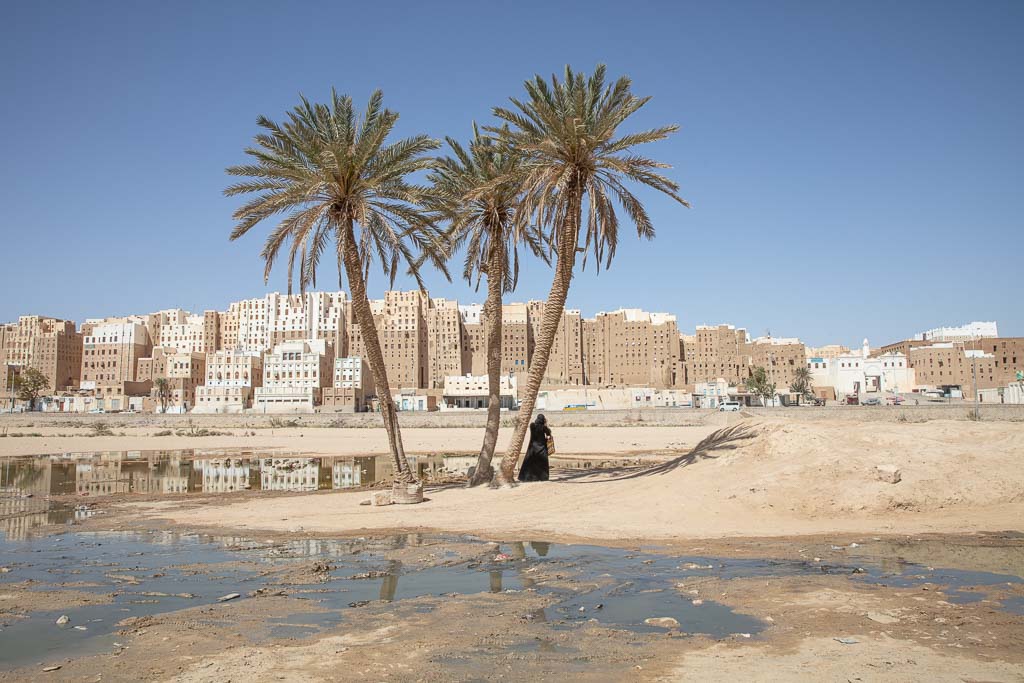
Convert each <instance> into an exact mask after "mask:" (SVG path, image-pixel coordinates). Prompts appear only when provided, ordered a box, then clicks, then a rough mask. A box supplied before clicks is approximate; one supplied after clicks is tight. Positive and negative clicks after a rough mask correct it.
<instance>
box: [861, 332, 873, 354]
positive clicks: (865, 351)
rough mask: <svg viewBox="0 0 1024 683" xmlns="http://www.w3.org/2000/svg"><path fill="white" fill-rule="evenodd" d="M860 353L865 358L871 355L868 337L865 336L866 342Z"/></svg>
mask: <svg viewBox="0 0 1024 683" xmlns="http://www.w3.org/2000/svg"><path fill="white" fill-rule="evenodd" d="M860 353H861V355H862V356H864V357H865V358H867V357H868V356H870V355H871V347H870V346H869V345H868V340H867V337H865V338H864V344H863V345H862V346H861V347H860Z"/></svg>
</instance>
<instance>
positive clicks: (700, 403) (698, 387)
mask: <svg viewBox="0 0 1024 683" xmlns="http://www.w3.org/2000/svg"><path fill="white" fill-rule="evenodd" d="M730 389H731V390H732V391H733V392H734V393H735V391H736V389H735V387H730V386H729V383H728V382H727V381H725V378H724V377H719V378H718V379H716V380H715V381H714V382H697V383H696V384H694V385H693V400H694V402H695V403H696V404H697V407H698V408H717V407H718V406H720V405H721V404H722V402H724V401H728V400H729V391H730Z"/></svg>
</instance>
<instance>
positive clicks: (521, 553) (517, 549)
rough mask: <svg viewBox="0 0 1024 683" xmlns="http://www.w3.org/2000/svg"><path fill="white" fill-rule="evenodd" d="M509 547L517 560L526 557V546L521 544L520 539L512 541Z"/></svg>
mask: <svg viewBox="0 0 1024 683" xmlns="http://www.w3.org/2000/svg"><path fill="white" fill-rule="evenodd" d="M511 549H512V557H514V558H516V559H517V560H525V559H526V546H525V545H523V542H522V541H516V542H515V543H512V544H511Z"/></svg>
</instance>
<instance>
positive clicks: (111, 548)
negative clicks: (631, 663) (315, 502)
mask: <svg viewBox="0 0 1024 683" xmlns="http://www.w3.org/2000/svg"><path fill="white" fill-rule="evenodd" d="M453 544H462V545H463V546H464V545H465V544H470V545H471V546H478V547H479V551H480V554H481V555H483V556H485V557H487V558H491V557H493V558H494V559H493V560H490V559H488V560H487V561H480V560H474V561H470V560H466V559H456V558H458V557H459V556H457V555H456V554H455V553H454V552H452V551H451V550H446V548H445V546H446V545H449V546H451V545H453ZM414 546H430V548H431V550H430V553H432V554H433V556H434V558H433V559H434V561H437V562H441V563H442V564H438V565H435V566H430V567H427V568H420V566H419V565H403V564H402V563H401V562H398V561H395V560H394V559H390V558H391V557H393V555H394V552H393V551H395V550H401V549H403V548H412V547H414ZM492 552H493V553H494V555H493V556H492V555H491V553H492ZM862 552H863V551H862ZM0 557H2V558H3V560H2V562H3V566H4V567H6V568H8V569H9V571H7V572H5V573H2V574H0V592H2V591H3V589H4V587H5V584H13V583H23V582H31V584H32V585H33V589H34V590H60V588H61V586H64V587H66V588H68V589H71V590H75V591H83V592H87V593H94V594H99V595H104V596H110V599H111V603H110V604H103V605H89V606H80V607H74V606H60V605H54V609H52V610H47V611H39V612H33V613H32V614H31V615H30V616H29V617H28V618H24V619H21V618H16V617H12V616H11V615H5V616H3V617H0V621H2V622H3V623H2V625H0V661H2V662H3V663H4V664H3V665H4V666H5V667H16V666H20V665H24V664H29V663H34V662H39V661H45V660H47V659H50V658H57V657H59V658H66V657H69V656H76V655H82V654H90V653H96V652H109V651H112V650H115V649H116V648H118V647H120V645H124V644H128V643H127V642H126V641H125V638H124V637H123V636H118V634H117V631H118V630H119V629H122V628H123V627H124V626H123V624H119V622H121V621H122V620H124V619H126V618H129V617H141V616H146V615H153V614H160V613H163V612H169V611H175V610H180V609H184V608H187V607H192V606H217V605H218V604H219V603H218V601H217V598H218V597H221V596H224V595H226V594H229V593H239V594H240V595H241V598H239V600H237V601H232V602H229V603H225V605H226V606H227V607H226V608H225V613H226V614H230V609H231V607H229V606H230V605H235V604H238V602H239V601H242V600H247V599H249V598H248V596H249V595H250V594H251V593H253V592H255V591H258V590H260V589H264V590H266V591H269V592H274V591H278V590H283V591H284V592H285V594H287V595H289V596H291V598H293V599H295V598H302V599H304V600H305V601H308V602H307V603H302V602H298V601H296V605H295V610H294V611H292V612H290V613H288V614H286V615H283V616H270V617H267V618H266V619H265V629H264V630H263V632H261V633H254V634H253V635H252V637H253V638H254V639H260V638H264V637H273V638H304V637H308V636H310V635H314V634H316V633H319V632H321V631H323V630H325V629H329V628H333V627H336V626H338V625H340V624H344V623H345V622H346V621H349V620H354V619H358V618H359V614H360V610H363V609H371V610H381V609H384V610H387V609H394V608H393V607H391V605H392V604H393V603H400V602H401V601H404V600H409V599H411V598H419V597H423V596H433V597H439V596H446V597H450V596H457V595H469V594H479V593H488V592H489V593H508V594H511V595H514V594H515V593H516V592H519V591H523V590H532V591H536V592H537V593H538V594H541V595H545V596H548V597H549V598H550V604H549V605H548V606H547V607H546V608H544V609H543V610H536V611H532V612H529V613H526V614H524V615H523V618H524V619H525V620H527V621H534V622H537V623H545V624H546V625H547V627H548V628H552V629H555V630H559V629H573V628H585V627H587V626H588V625H592V624H595V625H599V626H602V627H610V628H615V629H623V630H627V631H633V632H636V633H641V634H642V633H665V632H671V633H675V634H700V635H704V636H708V637H712V638H729V637H737V636H738V634H744V635H745V636H747V637H752V636H756V634H758V633H759V632H761V631H762V630H764V628H766V627H767V624H765V623H764V622H762V621H760V620H759V619H757V618H754V617H752V616H749V615H745V614H741V613H737V612H735V611H733V610H732V609H731V608H730V607H728V606H727V605H724V604H721V603H718V602H715V601H713V600H707V599H705V600H703V602H698V604H694V602H693V600H694V598H695V597H696V596H694V595H692V594H690V593H689V592H685V591H681V590H680V589H679V588H677V586H678V584H680V583H689V581H688V580H689V579H696V578H700V577H713V578H716V579H725V580H728V579H733V578H751V577H783V576H797V575H806V576H820V575H822V574H823V573H824V574H831V575H841V576H845V577H847V578H848V579H849V580H851V581H860V582H867V583H873V584H879V585H888V586H897V587H914V586H928V587H930V588H931V589H933V590H942V591H943V592H944V595H945V596H946V598H947V599H948V600H950V601H951V602H957V601H960V602H966V601H974V600H981V599H986V598H987V593H986V589H988V590H995V589H1004V588H1006V587H1007V586H1008V585H1013V584H1019V583H1021V582H1022V579H1021V578H1020V577H1019V576H1017V575H1013V574H1001V573H996V572H990V571H967V570H962V569H942V568H931V567H927V566H922V565H918V564H914V563H909V562H905V561H899V562H894V561H893V558H878V557H875V558H870V557H867V556H858V557H855V558H854V557H851V558H843V559H844V560H849V561H844V562H842V563H831V564H824V565H823V564H821V563H817V562H812V561H799V560H793V561H780V560H768V559H735V558H719V557H688V556H683V557H679V556H669V555H664V554H655V553H647V552H639V551H636V550H624V549H618V548H606V547H601V546H589V545H561V544H552V543H546V542H539V541H534V542H504V543H502V544H501V546H500V549H499V550H493V549H491V548H490V547H489V546H487V545H486V544H485V543H484V541H481V540H479V539H474V538H466V537H442V536H424V535H418V534H412V535H393V536H382V537H371V538H362V539H344V540H330V539H328V540H317V539H296V540H292V541H285V542H273V543H272V542H260V541H256V540H252V539H250V538H244V537H233V536H211V535H197V534H191V535H190V534H179V533H174V532H164V531H151V532H67V533H64V534H59V535H52V536H42V537H37V538H32V537H30V538H15V537H10V536H2V537H0ZM319 560H323V561H324V562H326V565H325V566H326V569H322V570H320V571H321V572H326V574H325V575H324V576H322V577H321V578H322V579H323V580H322V581H318V582H312V583H302V582H297V581H292V582H289V581H287V580H285V581H283V582H282V580H281V579H282V575H281V574H280V572H281V571H284V572H285V577H284V578H287V577H286V574H287V571H288V570H290V569H291V568H299V569H302V568H303V567H305V566H306V565H308V564H310V563H311V562H312V561H319ZM854 569H860V570H863V571H862V573H854ZM268 570H273V571H268ZM303 604H308V605H309V608H308V609H306V608H304V607H303ZM996 604H999V605H1001V609H1004V610H1006V611H1009V612H1014V613H1020V612H1021V610H1022V608H1024V605H1022V603H1021V598H1020V597H1008V598H1005V599H1002V600H999V601H997V603H996ZM415 609H417V610H419V611H430V610H431V609H433V606H432V604H431V603H430V602H429V601H428V602H420V603H416V605H415ZM62 614H64V615H67V616H68V617H69V619H70V622H69V623H68V624H66V625H64V626H59V625H57V624H56V623H55V622H56V620H57V618H58V617H59V616H60V615H62ZM213 614H214V616H210V617H204V618H209V619H217V618H218V617H217V616H215V615H216V611H215V612H214V613H213ZM656 617H668V618H671V619H674V620H676V622H678V626H672V627H671V628H663V627H659V626H653V625H650V624H647V623H646V620H647V619H650V618H656ZM219 618H221V619H222V618H223V617H219ZM76 626H80V627H85V630H79V629H76V628H75V627H76ZM119 644H120V645H119ZM516 647H517V648H518V651H521V652H531V653H541V654H557V653H558V652H559V650H558V647H556V646H555V645H553V643H552V642H545V641H543V640H539V641H527V642H525V643H523V644H521V645H520V646H516Z"/></svg>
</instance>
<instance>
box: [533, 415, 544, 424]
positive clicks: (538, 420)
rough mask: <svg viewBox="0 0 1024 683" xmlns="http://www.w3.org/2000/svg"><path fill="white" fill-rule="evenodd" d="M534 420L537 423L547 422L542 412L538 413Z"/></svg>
mask: <svg viewBox="0 0 1024 683" xmlns="http://www.w3.org/2000/svg"><path fill="white" fill-rule="evenodd" d="M535 422H536V423H537V424H539V425H543V424H547V419H546V418H545V417H544V413H541V414H540V415H538V416H537V419H536V420H535Z"/></svg>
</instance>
